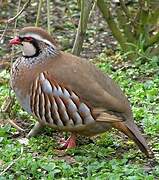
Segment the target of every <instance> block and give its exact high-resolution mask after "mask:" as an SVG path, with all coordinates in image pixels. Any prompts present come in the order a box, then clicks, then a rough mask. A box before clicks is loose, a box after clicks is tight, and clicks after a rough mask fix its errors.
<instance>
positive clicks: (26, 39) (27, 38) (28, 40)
mask: <svg viewBox="0 0 159 180" xmlns="http://www.w3.org/2000/svg"><path fill="white" fill-rule="evenodd" d="M24 40H25V41H27V42H30V41H32V40H33V38H32V37H25V38H24Z"/></svg>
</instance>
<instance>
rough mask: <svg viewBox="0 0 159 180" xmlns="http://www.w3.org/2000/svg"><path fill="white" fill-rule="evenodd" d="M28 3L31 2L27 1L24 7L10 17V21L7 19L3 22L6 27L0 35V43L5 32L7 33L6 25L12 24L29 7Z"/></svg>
mask: <svg viewBox="0 0 159 180" xmlns="http://www.w3.org/2000/svg"><path fill="white" fill-rule="evenodd" d="M30 2H31V0H28V1H27V2H26V3H25V4H24V6H23V7H22V9H21V10H20V11H19V12H18V13H17V14H16V15H15V16H14V17H12V18H10V19H8V20H6V21H5V23H6V26H5V29H4V31H3V33H2V35H1V38H0V41H1V40H2V39H3V37H4V35H5V33H6V31H7V29H8V25H9V24H10V23H12V22H14V21H15V20H16V19H17V18H18V17H19V16H20V15H21V14H22V12H23V11H24V10H25V9H26V8H27V7H28V6H29V4H30Z"/></svg>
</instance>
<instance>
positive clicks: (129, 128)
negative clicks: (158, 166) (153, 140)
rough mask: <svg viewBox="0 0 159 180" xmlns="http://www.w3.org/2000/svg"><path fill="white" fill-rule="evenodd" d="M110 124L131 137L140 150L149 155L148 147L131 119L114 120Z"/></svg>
mask: <svg viewBox="0 0 159 180" xmlns="http://www.w3.org/2000/svg"><path fill="white" fill-rule="evenodd" d="M112 126H113V127H114V128H116V129H118V130H120V131H122V132H123V133H124V134H126V135H127V136H128V137H129V138H131V139H132V140H133V141H134V142H135V143H136V144H137V145H138V147H139V148H140V150H141V151H142V152H143V153H145V154H146V156H147V157H150V149H149V147H148V145H147V143H146V141H145V139H144V137H143V136H142V134H141V133H140V131H139V129H138V127H137V125H136V124H135V123H134V122H133V121H124V122H116V123H112Z"/></svg>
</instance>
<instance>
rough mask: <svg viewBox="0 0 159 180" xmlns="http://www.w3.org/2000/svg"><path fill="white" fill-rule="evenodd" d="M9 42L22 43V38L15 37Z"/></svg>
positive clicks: (11, 43)
mask: <svg viewBox="0 0 159 180" xmlns="http://www.w3.org/2000/svg"><path fill="white" fill-rule="evenodd" d="M9 44H10V45H16V44H17V45H18V44H21V40H20V38H19V37H15V38H14V39H11V40H10V41H9Z"/></svg>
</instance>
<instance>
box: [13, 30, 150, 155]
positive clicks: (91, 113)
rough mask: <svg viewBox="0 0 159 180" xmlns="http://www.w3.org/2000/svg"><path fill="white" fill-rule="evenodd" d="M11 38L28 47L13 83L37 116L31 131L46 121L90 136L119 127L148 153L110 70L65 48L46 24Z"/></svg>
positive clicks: (125, 100) (62, 128)
mask: <svg viewBox="0 0 159 180" xmlns="http://www.w3.org/2000/svg"><path fill="white" fill-rule="evenodd" d="M10 44H19V45H22V49H23V50H22V51H23V55H22V56H21V57H19V58H18V59H17V60H16V62H15V63H14V64H13V67H12V75H11V84H12V88H13V89H14V91H15V94H16V96H17V99H18V100H19V102H20V103H21V105H22V106H23V108H24V109H25V110H26V111H27V112H28V113H30V114H32V115H34V116H35V117H37V119H38V122H39V123H36V126H35V128H34V129H33V130H32V131H31V133H30V135H33V134H35V131H38V129H40V128H41V127H42V126H43V125H47V126H50V127H52V128H55V129H57V130H62V131H69V132H72V133H73V134H74V135H75V134H81V135H85V136H93V135H96V134H99V133H103V132H105V131H107V130H109V129H111V128H112V127H114V128H116V129H118V130H120V131H122V132H123V133H125V134H126V135H127V136H129V137H130V138H131V139H132V140H134V141H135V142H136V144H137V145H138V146H139V148H140V150H141V151H143V152H144V153H145V154H146V155H147V156H149V148H148V146H147V143H146V142H145V139H144V138H143V137H142V135H141V133H140V131H139V130H138V127H137V126H136V125H135V123H134V121H133V116H132V111H131V107H130V104H129V102H128V100H127V98H126V97H125V95H124V94H123V92H122V91H121V89H120V88H119V86H117V85H116V83H114V81H112V80H111V79H110V78H109V77H108V76H107V75H106V74H103V73H102V72H101V71H99V70H98V69H97V68H96V67H95V66H94V65H93V64H91V63H89V62H87V61H85V60H83V59H81V58H79V57H77V56H73V55H71V54H69V53H64V52H62V51H60V50H59V49H58V48H57V45H56V42H55V40H54V39H53V38H52V37H51V36H50V35H49V34H48V33H47V32H46V31H44V30H43V29H41V28H35V27H27V28H24V29H22V30H21V31H20V33H19V36H18V37H16V38H15V39H13V40H11V41H10Z"/></svg>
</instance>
